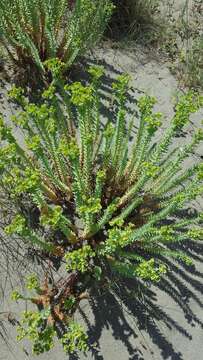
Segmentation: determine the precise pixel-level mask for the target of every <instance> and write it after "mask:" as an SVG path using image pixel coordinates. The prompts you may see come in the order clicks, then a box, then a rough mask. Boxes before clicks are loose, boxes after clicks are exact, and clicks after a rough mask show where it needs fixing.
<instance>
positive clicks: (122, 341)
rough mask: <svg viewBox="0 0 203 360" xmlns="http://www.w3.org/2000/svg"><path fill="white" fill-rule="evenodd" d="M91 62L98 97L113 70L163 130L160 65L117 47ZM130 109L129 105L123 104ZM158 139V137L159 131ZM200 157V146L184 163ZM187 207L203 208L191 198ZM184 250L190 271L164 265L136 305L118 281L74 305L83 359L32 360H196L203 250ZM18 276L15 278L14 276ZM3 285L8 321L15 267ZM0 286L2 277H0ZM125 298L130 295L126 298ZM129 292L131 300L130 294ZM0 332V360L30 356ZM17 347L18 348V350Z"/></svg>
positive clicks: (166, 106)
mask: <svg viewBox="0 0 203 360" xmlns="http://www.w3.org/2000/svg"><path fill="white" fill-rule="evenodd" d="M95 61H96V62H99V63H102V64H103V65H104V66H105V68H106V69H107V73H106V78H105V81H104V85H103V90H102V91H103V94H104V95H105V96H107V97H108V96H110V84H111V82H112V79H113V78H115V76H116V75H117V74H118V73H120V72H128V73H130V75H131V78H132V80H131V82H132V86H133V87H134V88H135V89H136V91H135V93H132V94H131V98H129V101H130V102H131V101H132V100H133V98H134V97H136V96H139V95H140V94H142V93H143V92H146V91H147V92H148V93H149V94H152V95H154V96H156V97H157V99H158V105H157V108H158V109H159V110H160V111H162V112H163V114H164V122H163V128H165V127H166V126H167V124H168V122H169V121H170V117H171V115H172V114H173V100H174V98H175V97H176V96H177V93H178V92H179V91H180V90H179V89H178V85H177V82H176V80H175V78H174V77H173V76H172V75H171V74H170V72H169V70H168V68H167V66H166V65H165V64H164V63H161V62H158V61H157V60H156V59H153V58H150V57H149V54H148V55H146V54H145V53H144V52H142V50H141V49H137V50H135V51H131V52H127V51H126V50H125V51H121V50H112V49H103V50H101V49H100V50H97V52H96V54H95ZM5 86H7V85H6V84H5V83H2V84H1V87H0V94H1V96H2V98H1V103H0V112H3V113H4V114H5V115H6V116H7V118H9V116H10V113H11V112H12V111H13V110H12V107H11V106H10V104H8V102H7V101H6V99H5ZM130 106H132V105H130ZM202 118H203V113H199V114H196V115H195V116H194V117H192V119H191V123H190V126H189V129H188V131H187V132H186V133H185V134H184V136H183V137H182V138H177V139H176V145H177V144H178V145H179V144H180V145H181V144H183V143H186V142H187V141H188V139H189V138H190V136H191V133H192V132H193V131H194V129H195V128H196V127H199V126H201V120H202ZM159 136H161V132H160V133H159ZM202 155H203V148H199V149H198V151H197V154H196V155H194V157H193V158H192V159H191V160H190V161H195V160H196V158H197V157H198V158H199V156H202ZM193 205H194V207H198V208H201V209H202V208H203V201H202V199H199V200H198V201H197V202H196V203H194V204H193ZM191 211H192V210H191ZM187 251H188V253H190V255H191V256H192V258H193V259H194V262H195V267H192V268H188V267H183V266H182V265H178V264H177V263H174V264H173V263H172V262H171V261H169V263H170V264H171V266H172V270H173V273H172V272H170V271H169V274H168V277H167V278H166V279H164V280H163V281H161V282H160V283H159V284H158V285H157V286H152V287H151V288H149V289H148V290H146V293H145V296H144V297H143V300H142V301H138V300H137V296H138V289H137V288H136V285H135V284H134V283H129V284H128V283H127V282H126V283H123V284H122V285H121V286H120V287H119V288H118V289H117V290H116V296H113V295H112V294H110V293H109V294H96V295H95V297H94V298H93V299H92V300H91V301H90V302H89V303H85V302H84V303H82V304H81V311H80V312H78V314H77V318H81V321H82V322H83V323H84V325H85V327H86V328H87V332H88V335H89V337H90V343H91V347H90V351H89V352H88V353H87V355H86V357H85V356H84V355H82V354H81V355H78V357H77V356H75V355H74V356H71V357H68V356H65V355H64V353H63V352H62V350H61V347H60V345H59V346H58V345H57V347H56V348H54V350H53V351H50V352H49V353H47V354H45V355H41V356H39V357H38V359H39V360H46V359H47V360H48V359H49V360H56V359H60V360H65V359H68V358H69V359H70V360H76V359H80V360H84V359H87V360H91V359H95V360H114V359H116V358H118V359H119V360H161V359H172V360H201V359H202V358H203V355H202V354H203V341H202V338H203V309H202V308H203V247H202V245H201V244H197V245H196V246H190V244H188V246H187ZM22 277H23V275H22ZM10 279H11V282H10V280H9V279H7V282H6V287H5V288H4V301H3V303H2V304H1V311H6V312H7V311H9V312H11V316H10V318H11V319H12V318H15V317H16V316H17V315H18V313H19V311H20V310H21V309H22V305H16V304H13V303H11V302H10V300H9V293H10V288H11V283H12V284H14V285H15V283H16V281H17V280H18V282H19V277H18V274H17V272H16V270H14V271H11V273H10ZM1 280H2V281H3V283H5V280H6V279H5V273H4V272H3V270H2V272H1ZM129 292H130V293H131V295H130V294H129ZM133 292H134V296H132V293H133ZM0 298H1V296H0ZM2 319H3V323H4V325H5V329H6V333H7V341H8V343H7V344H6V343H5V342H4V341H2V340H1V339H0V359H2V360H13V359H16V360H26V359H32V358H33V357H32V355H31V354H30V349H29V345H28V344H27V343H25V344H23V345H22V344H20V345H19V344H17V343H16V341H15V334H16V330H15V326H13V325H12V321H10V322H8V321H7V319H6V315H4V316H2ZM23 346H24V348H23Z"/></svg>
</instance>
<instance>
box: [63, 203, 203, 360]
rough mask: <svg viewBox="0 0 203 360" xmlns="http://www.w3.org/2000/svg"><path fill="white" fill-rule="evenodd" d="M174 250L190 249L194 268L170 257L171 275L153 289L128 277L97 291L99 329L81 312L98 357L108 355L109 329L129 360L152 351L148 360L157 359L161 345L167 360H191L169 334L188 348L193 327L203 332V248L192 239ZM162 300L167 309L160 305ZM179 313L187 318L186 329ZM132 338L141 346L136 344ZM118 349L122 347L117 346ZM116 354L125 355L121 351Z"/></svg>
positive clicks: (95, 312) (97, 359)
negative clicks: (105, 333) (104, 345)
mask: <svg viewBox="0 0 203 360" xmlns="http://www.w3.org/2000/svg"><path fill="white" fill-rule="evenodd" d="M178 216H179V217H180V218H182V217H183V216H184V218H186V217H188V218H191V216H194V211H191V209H188V210H186V211H184V212H183V213H179V214H178ZM174 246H175V248H176V249H177V250H178V249H182V250H184V251H185V253H186V254H187V255H188V256H190V257H191V259H193V262H194V265H191V266H189V265H185V264H183V263H182V262H181V261H178V260H177V261H171V260H169V259H167V258H165V259H164V261H165V263H166V265H168V268H169V271H168V273H167V275H166V276H165V277H164V278H162V280H161V281H160V282H158V283H156V284H153V285H151V286H149V287H148V286H144V285H143V284H142V283H141V282H139V281H135V280H134V279H126V280H125V281H123V280H119V281H117V282H116V283H114V284H113V285H112V288H111V289H110V290H108V291H104V290H103V291H102V290H99V289H94V291H93V293H92V296H91V297H90V301H89V304H90V308H91V312H92V314H93V319H94V320H93V323H94V324H93V325H92V320H89V317H88V316H87V314H86V312H85V310H83V308H82V307H81V308H80V309H79V313H80V316H81V317H82V318H83V321H84V322H85V324H86V326H87V334H88V336H89V343H90V352H91V356H92V357H91V358H92V359H95V360H105V359H106V358H105V357H104V356H103V355H102V347H101V344H100V339H101V336H102V332H103V330H104V329H108V331H110V332H111V333H112V335H113V338H114V339H115V340H119V341H121V342H122V344H123V346H124V347H125V349H126V351H127V353H128V354H129V357H128V360H145V359H146V357H145V354H146V352H147V354H148V356H147V359H152V360H156V359H157V357H156V354H157V350H156V352H154V345H155V346H156V348H157V347H158V353H159V354H160V355H159V356H161V357H159V358H161V359H172V360H184V359H185V354H183V353H182V352H181V351H179V350H178V349H177V346H176V345H174V344H173V339H172V340H171V339H169V337H168V336H167V333H168V331H174V332H175V333H176V337H177V336H178V337H179V336H182V338H183V340H182V341H183V342H184V343H185V345H186V348H187V346H188V342H189V343H190V344H192V339H193V336H192V329H193V328H194V327H198V328H199V329H203V319H202V320H201V319H199V317H198V314H196V312H197V308H198V309H199V311H200V312H202V309H203V302H202V301H201V298H203V297H202V295H203V272H202V273H201V272H200V271H198V266H196V265H198V264H202V263H203V244H201V243H200V242H194V241H192V240H188V241H187V242H185V243H184V244H181V245H180V244H179V245H174ZM174 246H173V248H174ZM162 296H164V302H165V304H164V305H162V304H160V303H159V300H160V299H161V298H162ZM194 303H196V305H197V307H196V306H195V311H194V309H193V307H194V306H192V304H194ZM173 310H175V311H173ZM178 313H181V315H182V316H183V317H184V319H185V321H184V323H185V322H186V324H187V325H186V326H185V325H184V324H183V323H182V321H181V319H182V317H181V316H178V315H177V314H178ZM166 329H167V330H166ZM132 337H133V338H134V343H135V341H136V342H137V344H138V345H137V346H135V345H133V344H132ZM186 343H187V344H186ZM113 345H114V346H116V342H114V344H113ZM115 356H119V354H116V349H115ZM87 358H88V355H87ZM69 359H70V360H77V359H80V357H79V356H78V355H76V354H73V355H71V356H70V358H69ZM126 360H127V358H126Z"/></svg>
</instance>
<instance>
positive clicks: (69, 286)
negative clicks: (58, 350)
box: [0, 67, 203, 351]
mask: <svg viewBox="0 0 203 360" xmlns="http://www.w3.org/2000/svg"><path fill="white" fill-rule="evenodd" d="M89 74H90V76H91V80H90V83H89V84H86V85H84V84H81V83H78V82H77V83H73V84H71V85H70V84H68V85H64V84H63V83H62V81H61V80H60V82H58V83H57V79H56V78H55V79H53V82H52V83H51V85H50V87H49V88H48V90H46V89H45V92H44V93H43V100H42V102H41V103H40V105H36V104H30V103H29V102H28V101H27V99H26V98H25V97H24V95H23V94H20V96H21V99H20V100H21V104H22V111H21V112H20V113H19V115H18V114H17V115H15V124H16V125H17V126H18V127H20V129H21V130H22V132H23V134H24V137H25V147H21V146H20V145H19V143H18V141H17V139H15V137H14V135H13V134H12V131H11V129H9V128H8V127H7V125H6V124H4V123H3V121H1V128H0V129H1V139H2V147H1V152H2V156H1V178H0V185H1V186H2V189H5V188H6V189H7V191H8V192H9V193H10V194H11V200H12V201H13V202H14V203H15V204H17V205H18V209H19V211H16V218H14V219H13V220H12V221H11V224H10V225H8V226H7V227H6V229H5V231H6V233H7V234H8V235H11V234H13V233H17V235H18V236H21V237H22V239H23V240H24V242H25V244H27V245H28V246H31V247H32V248H33V249H34V251H36V253H37V254H40V256H41V258H43V259H45V260H46V259H49V262H52V264H53V266H56V263H57V268H58V267H60V264H64V265H65V268H66V270H67V277H65V278H63V279H62V280H60V281H59V282H57V283H55V281H54V280H53V279H52V278H50V284H46V286H42V287H41V291H39V289H37V290H36V292H37V296H36V298H35V299H34V300H33V298H32V301H33V302H34V303H35V304H37V305H38V306H39V310H40V311H41V309H44V310H47V309H48V308H50V309H51V311H52V310H53V308H54V311H52V313H51V315H50V316H51V317H48V318H47V319H48V320H47V322H45V327H43V329H46V325H47V326H52V330H53V329H54V330H53V331H55V330H56V329H57V326H58V325H59V324H60V323H61V322H62V323H65V324H67V325H66V326H67V328H68V327H69V326H70V328H71V329H72V330H71V331H72V332H70V333H68V334H69V335H65V337H62V338H61V341H62V344H63V345H64V348H65V349H66V350H68V351H74V350H75V348H76V347H78V348H79V349H80V350H81V349H85V346H84V343H83V339H84V336H83V333H82V332H81V330H80V328H79V327H77V326H76V327H75V325H71V324H73V323H72V322H71V321H72V316H73V314H74V312H75V310H76V309H77V307H78V304H79V303H80V301H81V300H82V299H83V298H86V297H87V290H88V289H89V288H91V286H92V284H93V283H94V282H95V281H100V282H101V284H103V282H104V279H105V282H107V283H108V279H109V277H108V275H109V272H110V273H111V274H114V275H115V281H116V280H117V279H118V277H119V276H126V277H134V278H136V279H137V280H138V281H155V282H156V281H159V280H160V279H161V276H165V273H166V271H167V269H168V268H167V267H166V266H165V264H164V259H165V257H166V256H167V257H168V256H171V257H172V258H173V259H174V261H181V262H185V263H186V264H188V265H189V264H190V263H191V261H190V259H189V258H188V256H187V254H185V253H184V252H182V251H181V250H179V249H175V244H176V243H177V244H178V245H180V242H182V241H185V240H187V239H192V241H193V240H196V241H199V240H200V239H201V238H202V231H201V225H202V215H201V214H197V215H196V217H194V218H193V219H189V220H188V219H183V220H181V219H180V220H179V218H178V212H179V210H181V209H182V208H184V207H185V206H187V204H189V203H190V202H191V201H192V200H194V199H195V198H196V197H198V196H201V194H202V192H203V184H202V164H200V163H198V162H196V163H193V162H191V166H189V167H183V163H184V164H185V160H186V159H187V158H189V156H190V155H191V154H193V153H194V151H195V149H196V148H197V146H198V145H199V143H200V142H201V141H202V131H201V129H199V130H197V131H196V132H195V133H194V134H193V136H192V138H191V140H190V141H187V143H185V144H183V146H182V147H179V146H176V143H175V141H174V138H175V136H176V135H179V134H180V133H181V131H182V129H183V128H184V127H185V126H187V124H188V123H189V118H190V114H191V113H193V112H195V111H197V110H198V109H200V107H201V106H202V105H203V98H202V97H201V96H200V95H198V94H197V93H195V92H190V93H188V94H186V95H183V96H182V97H181V98H180V99H179V102H178V103H177V105H176V107H175V113H174V115H173V117H172V119H171V121H170V123H169V126H168V128H167V130H166V131H165V132H164V133H163V134H162V136H161V139H160V140H159V141H156V143H155V141H154V140H153V139H154V135H155V134H156V131H157V130H158V129H159V128H160V126H161V123H162V122H163V121H164V120H163V119H164V117H162V116H161V114H160V113H159V112H158V113H156V112H154V110H153V106H154V104H155V102H156V99H155V98H154V97H149V96H142V97H141V98H140V99H139V100H138V103H137V108H136V110H137V111H136V112H135V113H138V115H135V116H134V118H133V119H132V120H130V121H128V119H129V117H128V116H127V100H126V98H127V96H126V94H127V91H128V89H129V83H128V81H129V79H128V77H127V76H126V75H124V76H120V77H119V78H118V79H117V82H116V81H115V82H114V85H113V91H114V98H115V107H114V109H115V111H116V116H115V114H114V116H113V114H112V117H111V118H105V117H104V115H103V114H102V113H101V112H100V106H101V101H100V97H99V91H98V89H99V86H100V82H101V81H102V75H103V69H100V68H98V69H97V68H96V67H93V68H90V69H89ZM56 91H59V94H56ZM58 95H59V96H58ZM17 100H18V101H19V98H18V99H17ZM23 104H24V105H23ZM22 119H26V120H23V121H22ZM112 119H114V120H115V121H111V120H112ZM134 125H135V126H136V128H137V131H136V133H135V134H134V132H133V131H134V130H133V126H134ZM5 178H6V179H7V182H5ZM11 185H12V186H11ZM28 202H29V204H30V205H31V206H32V209H34V212H33V213H34V218H33V217H32V214H30V213H29V212H26V211H25V210H26V207H27V206H28ZM33 223H34V226H33ZM171 243H173V249H172V247H171V246H170V245H171ZM111 270H112V271H111ZM58 271H60V270H58ZM116 274H117V275H116ZM33 282H34V283H35V281H34V280H33ZM33 286H34V285H33ZM31 287H32V285H31ZM17 298H18V296H17ZM40 316H41V315H40ZM70 319H71V321H70ZM37 321H38V320H37ZM39 321H41V320H39ZM37 324H38V323H37ZM37 328H38V332H40V327H39V326H38V325H37ZM52 330H50V329H49V331H50V332H51V331H52ZM49 331H48V333H49ZM73 333H74V336H73V337H72V335H71V334H73ZM77 333H78V335H77ZM79 335H80V336H79ZM34 336H36V333H35V335H34ZM47 337H48V339H50V338H49V336H48V335H47ZM74 337H75V338H74ZM73 338H74V339H75V340H74V339H73ZM79 338H81V341H80V340H79ZM76 339H78V340H76ZM49 341H50V340H49ZM37 342H38V339H37ZM48 347H49V345H47V348H48ZM40 348H41V349H43V347H42V345H40Z"/></svg>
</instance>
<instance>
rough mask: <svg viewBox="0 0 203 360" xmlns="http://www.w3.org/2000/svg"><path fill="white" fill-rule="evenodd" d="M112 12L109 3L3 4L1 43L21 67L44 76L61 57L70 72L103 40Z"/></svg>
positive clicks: (7, 0)
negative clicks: (48, 66) (47, 64)
mask: <svg viewBox="0 0 203 360" xmlns="http://www.w3.org/2000/svg"><path fill="white" fill-rule="evenodd" d="M112 10H113V6H112V3H111V1H110V0H75V1H70V0H56V1H53V0H44V1H41V0H2V1H1V4H0V43H1V45H3V47H4V48H5V49H6V50H7V52H8V54H9V56H10V58H11V59H12V61H13V62H14V63H15V64H17V65H19V66H21V67H25V66H26V65H30V66H31V67H33V65H36V66H37V68H38V70H40V71H41V72H44V70H45V68H44V64H43V62H44V61H45V60H47V59H50V58H54V57H58V58H59V59H61V60H62V61H63V62H64V63H65V65H66V68H68V67H69V66H70V65H72V64H73V62H74V61H75V59H76V58H77V57H78V56H81V55H83V54H84V52H85V51H87V50H88V49H90V48H91V47H92V46H93V45H95V43H96V42H97V41H98V40H99V39H100V37H101V35H102V34H103V32H104V30H105V27H106V24H107V22H108V20H109V18H110V16H111V13H112Z"/></svg>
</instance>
